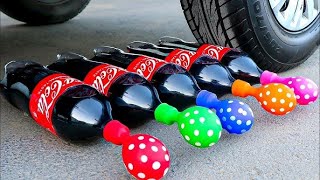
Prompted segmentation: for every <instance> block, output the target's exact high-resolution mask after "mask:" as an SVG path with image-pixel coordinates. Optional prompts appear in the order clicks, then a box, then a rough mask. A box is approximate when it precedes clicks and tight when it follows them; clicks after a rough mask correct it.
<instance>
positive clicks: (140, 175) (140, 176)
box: [138, 173, 146, 179]
mask: <svg viewBox="0 0 320 180" xmlns="http://www.w3.org/2000/svg"><path fill="white" fill-rule="evenodd" d="M138 177H139V178H142V179H143V178H145V177H146V175H145V174H143V173H138Z"/></svg>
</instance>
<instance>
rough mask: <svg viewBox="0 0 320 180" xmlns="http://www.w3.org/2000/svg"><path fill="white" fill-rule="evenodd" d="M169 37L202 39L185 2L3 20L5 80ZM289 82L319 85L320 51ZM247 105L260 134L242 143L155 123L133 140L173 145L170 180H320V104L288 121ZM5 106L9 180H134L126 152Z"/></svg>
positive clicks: (4, 157)
mask: <svg viewBox="0 0 320 180" xmlns="http://www.w3.org/2000/svg"><path fill="white" fill-rule="evenodd" d="M163 35H171V36H177V37H181V38H184V39H186V40H194V38H193V35H192V33H191V32H190V30H189V28H188V25H187V23H186V21H185V20H184V16H183V13H182V10H181V8H180V5H179V2H178V1H172V0H161V1H147V0H134V1H125V0H118V1H103V0H96V1H93V2H91V3H90V4H89V6H88V8H86V9H85V11H84V12H83V13H82V14H80V15H79V16H78V17H76V18H75V19H73V20H71V21H69V22H67V23H64V24H59V25H51V26H41V27H33V26H27V25H24V24H23V23H21V22H18V21H15V20H13V19H11V18H9V17H7V16H5V15H4V14H1V41H0V58H1V77H3V73H4V72H3V68H2V67H3V66H4V64H5V63H7V62H9V61H10V60H16V59H32V60H35V61H38V62H40V63H42V64H44V65H45V64H48V63H51V62H53V61H54V60H55V56H56V54H57V53H59V52H63V51H74V52H77V53H82V54H83V55H86V56H88V57H90V56H91V55H92V48H94V47H96V46H99V45H111V46H116V47H120V48H123V49H124V48H125V46H126V43H128V42H130V41H133V40H145V41H150V42H157V40H158V38H160V37H161V36H163ZM281 75H282V76H293V75H301V76H305V77H308V78H310V79H312V80H314V81H315V82H316V84H318V85H319V49H318V50H317V51H316V52H315V53H314V54H313V55H312V56H311V57H310V58H309V60H308V61H306V62H305V63H304V64H302V65H301V66H299V67H298V68H295V69H293V70H290V71H288V72H285V73H282V74H281ZM223 98H234V97H232V96H231V95H228V96H224V97H223ZM243 101H244V102H246V103H248V104H249V105H250V106H251V107H252V109H253V111H254V113H255V117H256V122H255V124H254V127H253V129H252V131H250V132H248V133H246V134H244V135H242V136H235V135H229V134H227V133H223V135H222V139H221V140H220V142H219V143H218V144H217V145H215V146H213V147H212V148H209V149H197V148H194V147H191V146H190V145H188V144H187V143H185V142H184V140H183V139H182V137H181V136H180V134H179V133H178V131H177V127H176V125H174V126H170V127H167V126H164V125H161V124H157V123H156V122H155V121H151V122H149V123H147V124H146V125H144V126H142V127H140V128H137V129H134V130H132V133H140V132H141V133H149V134H151V135H153V136H156V137H158V138H159V139H161V140H162V141H163V142H164V143H165V144H166V145H167V147H168V148H169V150H170V153H171V168H170V170H169V172H168V174H167V176H166V177H165V179H176V180H182V179H290V180H292V179H315V180H317V179H319V101H317V102H316V103H314V104H312V105H310V106H305V107H302V106H299V107H297V108H296V109H295V111H294V112H292V113H290V114H288V115H287V116H283V117H276V116H273V115H270V114H268V113H266V112H265V111H263V110H262V108H260V107H259V106H258V103H257V101H256V100H255V99H253V98H248V99H243ZM0 103H1V114H0V117H1V179H3V180H5V179H104V180H105V179H108V180H109V179H110V180H111V179H132V177H131V176H130V175H129V174H128V173H127V171H126V170H125V167H124V166H123V163H122V160H121V147H119V146H115V145H112V144H110V143H107V142H104V141H103V139H100V140H98V141H95V142H92V143H88V144H70V143H67V142H65V141H62V140H60V139H59V138H57V137H55V136H53V135H51V134H50V133H49V132H48V131H46V130H44V129H42V128H41V127H39V126H38V125H37V124H36V123H35V122H33V120H32V119H31V118H30V117H27V116H25V115H24V114H23V113H22V112H20V111H19V110H17V109H15V108H14V107H13V106H11V105H10V104H9V103H7V102H6V101H5V100H4V99H3V98H2V97H1V100H0Z"/></svg>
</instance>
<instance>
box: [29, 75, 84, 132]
mask: <svg viewBox="0 0 320 180" xmlns="http://www.w3.org/2000/svg"><path fill="white" fill-rule="evenodd" d="M81 84H83V82H81V81H79V80H77V79H74V78H71V77H70V76H67V75H64V74H53V75H50V76H47V77H45V78H44V79H42V80H41V81H40V82H39V83H38V84H37V85H36V87H35V88H34V90H33V91H32V94H31V96H30V101H29V110H30V114H31V116H32V118H33V119H34V120H35V121H36V122H37V123H38V124H39V125H41V126H42V127H44V128H46V129H48V130H49V131H50V132H52V133H53V134H56V131H55V129H54V128H53V125H52V119H51V118H52V112H53V108H54V106H55V103H56V102H57V100H58V99H59V97H60V96H61V95H62V94H64V93H65V92H66V90H68V89H69V88H70V87H73V86H76V85H81Z"/></svg>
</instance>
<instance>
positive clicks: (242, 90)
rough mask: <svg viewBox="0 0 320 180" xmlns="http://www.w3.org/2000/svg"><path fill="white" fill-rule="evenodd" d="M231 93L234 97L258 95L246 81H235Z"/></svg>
mask: <svg viewBox="0 0 320 180" xmlns="http://www.w3.org/2000/svg"><path fill="white" fill-rule="evenodd" d="M231 92H232V94H233V95H234V96H239V97H247V96H249V95H252V96H254V95H255V94H256V93H257V89H256V88H254V87H252V86H251V85H250V84H249V83H247V82H245V81H242V80H235V81H234V83H233V84H232V87H231Z"/></svg>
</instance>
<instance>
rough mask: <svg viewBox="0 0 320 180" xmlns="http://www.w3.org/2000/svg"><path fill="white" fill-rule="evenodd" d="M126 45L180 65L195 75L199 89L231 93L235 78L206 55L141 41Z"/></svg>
mask: <svg viewBox="0 0 320 180" xmlns="http://www.w3.org/2000/svg"><path fill="white" fill-rule="evenodd" d="M127 47H128V50H129V51H130V52H132V53H137V54H144V55H147V56H151V57H155V58H159V59H163V60H165V61H167V62H170V63H174V64H177V65H179V66H182V67H183V68H185V69H187V70H188V71H189V72H190V74H192V75H193V76H194V77H195V79H196V81H197V83H198V84H199V86H200V88H201V89H206V90H209V91H210V92H214V93H215V94H217V95H218V96H219V95H223V94H227V93H231V86H232V83H233V82H234V81H235V79H234V78H233V77H232V76H231V74H230V72H229V71H228V70H227V69H226V68H225V67H224V66H223V65H221V64H220V63H219V62H218V61H214V60H212V58H211V57H210V56H208V55H201V56H198V55H197V54H195V53H194V52H191V51H186V50H179V49H177V50H174V49H172V48H164V47H158V46H156V45H154V44H151V43H146V42H141V41H135V42H132V43H130V44H129V45H128V46H127Z"/></svg>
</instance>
